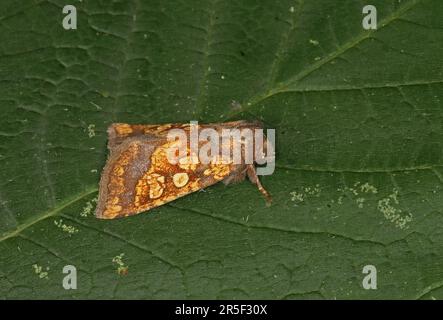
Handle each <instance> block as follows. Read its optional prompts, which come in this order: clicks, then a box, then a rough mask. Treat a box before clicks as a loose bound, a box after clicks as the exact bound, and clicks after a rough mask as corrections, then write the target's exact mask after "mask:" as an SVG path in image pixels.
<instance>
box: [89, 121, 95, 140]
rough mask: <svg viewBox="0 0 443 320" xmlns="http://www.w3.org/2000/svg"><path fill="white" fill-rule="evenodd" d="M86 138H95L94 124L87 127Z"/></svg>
mask: <svg viewBox="0 0 443 320" xmlns="http://www.w3.org/2000/svg"><path fill="white" fill-rule="evenodd" d="M88 137H89V138H93V137H95V124H90V125H89V126H88Z"/></svg>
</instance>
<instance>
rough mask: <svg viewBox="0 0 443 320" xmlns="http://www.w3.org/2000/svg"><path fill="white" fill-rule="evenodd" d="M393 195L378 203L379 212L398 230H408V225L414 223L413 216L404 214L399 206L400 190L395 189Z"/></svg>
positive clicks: (408, 213)
mask: <svg viewBox="0 0 443 320" xmlns="http://www.w3.org/2000/svg"><path fill="white" fill-rule="evenodd" d="M392 191H393V193H392V194H390V195H389V196H387V197H386V198H383V199H381V200H379V201H378V206H377V208H378V210H379V211H380V212H381V213H383V215H384V217H385V218H386V219H387V220H388V221H390V222H392V223H394V225H395V226H396V227H397V228H400V229H407V228H408V226H407V224H408V223H409V222H411V221H412V214H411V213H410V212H407V213H406V214H403V210H401V209H400V208H399V207H398V205H399V204H400V202H399V200H398V190H396V189H393V190H392Z"/></svg>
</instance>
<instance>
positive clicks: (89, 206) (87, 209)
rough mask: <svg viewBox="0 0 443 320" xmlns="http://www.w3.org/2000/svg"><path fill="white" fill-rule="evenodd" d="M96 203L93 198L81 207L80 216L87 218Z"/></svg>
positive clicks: (95, 199) (96, 199)
mask: <svg viewBox="0 0 443 320" xmlns="http://www.w3.org/2000/svg"><path fill="white" fill-rule="evenodd" d="M97 201H98V198H97V197H95V198H93V199H92V200H90V201H88V202H86V205H85V206H84V207H83V210H82V212H81V213H80V216H81V217H84V218H86V217H87V216H89V215H91V214H92V212H93V211H94V209H95V205H96V204H97Z"/></svg>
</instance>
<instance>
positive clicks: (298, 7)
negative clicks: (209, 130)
mask: <svg viewBox="0 0 443 320" xmlns="http://www.w3.org/2000/svg"><path fill="white" fill-rule="evenodd" d="M66 4H73V5H75V6H76V7H77V11H78V12H77V13H78V29H77V30H69V31H66V30H64V29H63V27H62V19H63V17H64V15H63V14H62V8H63V6H64V5H66ZM366 4H372V5H375V6H376V8H377V10H378V29H377V30H369V31H368V30H364V29H363V28H362V18H363V15H362V7H363V6H364V5H366ZM442 18H443V2H442V1H441V0H421V1H420V0H409V1H406V0H402V1H400V0H395V1H387V0H371V1H370V2H369V3H368V2H366V1H354V0H346V1H332V0H331V1H326V0H322V1H318V0H317V1H313V0H304V1H302V0H299V1H296V0H291V1H286V0H285V1H263V0H262V1H259V0H241V1H239V0H235V1H222V0H205V1H198V0H186V1H185V0H180V1H163V0H158V1H155V0H147V1H142V0H131V1H127V0H121V1H108V0H102V1H91V0H83V1H69V3H66V2H64V1H60V0H50V1H47V0H43V1H37V0H35V1H29V0H26V1H15V0H2V1H1V4H0V110H1V111H2V113H1V117H0V297H1V298H8V299H11V298H34V299H37V298H44V299H45V298H124V299H126V298H149V299H158V298H190V299H192V298H209V299H215V298H227V299H231V298H239V299H240V298H246V299H248V298H267V299H269V298H270V299H284V298H288V299H289V298H325V299H334V298H337V299H348V298H363V299H383V298H409V299H416V298H424V299H439V298H440V299H441V298H443V197H442V196H443V190H442V188H443V151H442V150H443V148H442V147H443V109H442V99H443V90H442V89H443V19H442ZM233 100H234V101H237V102H239V103H240V104H241V107H239V106H238V104H235V103H234V104H232V101H233ZM233 105H234V106H233ZM233 119H261V120H262V121H264V122H265V124H266V126H267V127H268V128H275V129H276V131H277V132H276V133H277V143H276V151H277V167H276V171H275V173H274V174H273V175H271V176H265V177H263V178H262V182H263V184H264V185H265V187H266V188H267V189H268V190H269V191H270V193H271V194H272V195H273V198H274V202H273V205H272V206H271V207H269V208H268V207H266V205H265V201H264V200H263V199H262V197H261V195H260V193H259V192H258V191H257V190H256V188H255V187H254V186H253V185H252V184H250V183H249V182H247V181H245V182H243V183H240V184H236V185H229V186H226V187H225V186H224V185H222V184H219V185H216V186H213V187H210V188H207V189H206V190H205V191H204V192H197V193H195V194H192V195H190V196H187V197H185V198H182V199H180V200H177V201H174V202H172V203H171V204H170V205H164V206H162V207H159V208H156V209H154V210H152V211H150V212H149V213H144V214H140V215H137V216H134V217H131V218H126V219H121V220H114V221H101V220H98V219H95V218H94V216H93V214H92V212H93V207H94V202H93V199H94V198H95V197H96V196H97V186H98V180H99V176H100V171H101V169H102V168H103V165H104V163H105V160H106V157H107V150H106V142H107V137H106V128H107V126H108V125H109V124H110V123H112V122H129V123H144V124H152V123H165V122H188V121H189V120H199V121H201V122H209V121H211V122H213V121H215V122H222V121H227V120H233ZM122 253H123V254H124V255H123V256H121V261H116V260H115V257H117V256H119V255H120V254H122ZM113 259H114V262H113ZM117 260H118V259H117ZM118 262H120V265H119V263H118ZM68 264H72V265H75V266H76V267H77V270H78V289H77V290H64V289H63V287H62V279H63V277H64V274H63V273H62V268H63V266H65V265H68ZM368 264H370V265H374V266H376V268H377V271H378V282H377V290H365V289H363V287H362V280H363V277H364V274H362V269H363V267H364V266H365V265H368ZM119 266H120V267H123V268H127V271H128V273H127V274H126V275H119V274H118V272H117V270H118V267H119Z"/></svg>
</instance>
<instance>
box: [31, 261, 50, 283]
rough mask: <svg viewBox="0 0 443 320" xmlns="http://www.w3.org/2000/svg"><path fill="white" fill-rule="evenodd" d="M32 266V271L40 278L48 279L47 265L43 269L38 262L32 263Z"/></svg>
mask: <svg viewBox="0 0 443 320" xmlns="http://www.w3.org/2000/svg"><path fill="white" fill-rule="evenodd" d="M32 268H33V269H34V273H35V274H36V275H38V277H39V278H40V279H46V280H48V279H49V273H48V271H49V267H46V268H45V269H43V267H42V266H39V265H38V264H33V265H32Z"/></svg>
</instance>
